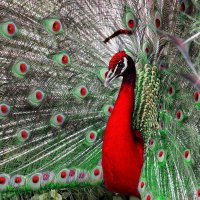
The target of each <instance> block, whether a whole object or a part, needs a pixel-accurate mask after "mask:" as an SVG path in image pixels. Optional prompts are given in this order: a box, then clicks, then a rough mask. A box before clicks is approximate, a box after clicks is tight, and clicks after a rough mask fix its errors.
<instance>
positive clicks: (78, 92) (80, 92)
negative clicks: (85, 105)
mask: <svg viewBox="0 0 200 200" xmlns="http://www.w3.org/2000/svg"><path fill="white" fill-rule="evenodd" d="M72 93H73V95H74V96H75V97H77V98H79V99H84V98H85V97H87V96H88V94H89V90H88V89H87V87H86V86H85V85H78V86H76V87H75V88H74V89H73V91H72Z"/></svg>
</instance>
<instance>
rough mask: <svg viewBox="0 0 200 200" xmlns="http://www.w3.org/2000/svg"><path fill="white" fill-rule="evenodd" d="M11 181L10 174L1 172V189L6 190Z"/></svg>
mask: <svg viewBox="0 0 200 200" xmlns="http://www.w3.org/2000/svg"><path fill="white" fill-rule="evenodd" d="M9 182H10V176H9V175H8V174H0V191H1V190H5V189H6V188H7V186H8V185H9Z"/></svg>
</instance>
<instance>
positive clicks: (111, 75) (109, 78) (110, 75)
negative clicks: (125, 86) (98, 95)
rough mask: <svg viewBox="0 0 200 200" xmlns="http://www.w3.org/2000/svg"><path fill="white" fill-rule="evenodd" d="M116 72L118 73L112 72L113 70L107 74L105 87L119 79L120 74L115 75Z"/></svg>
mask: <svg viewBox="0 0 200 200" xmlns="http://www.w3.org/2000/svg"><path fill="white" fill-rule="evenodd" d="M115 72H116V70H115V71H114V72H112V70H109V71H108V74H107V76H106V79H105V82H104V86H105V87H108V85H109V84H110V82H112V81H113V80H114V79H115V78H117V77H118V74H115Z"/></svg>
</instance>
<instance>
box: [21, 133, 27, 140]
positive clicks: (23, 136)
mask: <svg viewBox="0 0 200 200" xmlns="http://www.w3.org/2000/svg"><path fill="white" fill-rule="evenodd" d="M27 135H28V134H27V132H26V131H22V132H21V136H22V138H24V139H26V138H27Z"/></svg>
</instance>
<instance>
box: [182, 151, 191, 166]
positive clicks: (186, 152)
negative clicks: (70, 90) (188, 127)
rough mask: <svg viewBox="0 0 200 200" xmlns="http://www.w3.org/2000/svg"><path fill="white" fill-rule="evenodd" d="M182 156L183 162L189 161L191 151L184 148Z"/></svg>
mask: <svg viewBox="0 0 200 200" xmlns="http://www.w3.org/2000/svg"><path fill="white" fill-rule="evenodd" d="M183 158H184V160H185V162H187V163H189V162H190V161H191V152H190V150H189V149H186V150H184V152H183Z"/></svg>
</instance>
